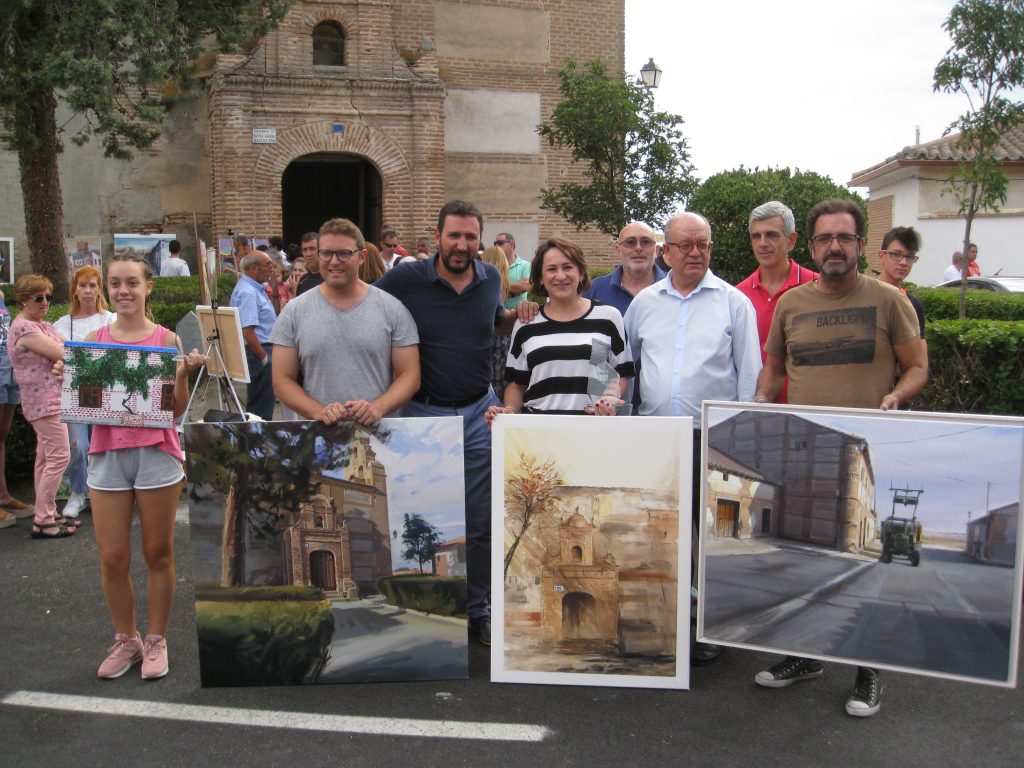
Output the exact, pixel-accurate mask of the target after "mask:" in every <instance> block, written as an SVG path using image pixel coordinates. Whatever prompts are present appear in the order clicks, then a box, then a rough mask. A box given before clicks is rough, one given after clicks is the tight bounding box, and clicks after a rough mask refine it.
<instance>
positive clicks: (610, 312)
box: [487, 238, 633, 424]
mask: <svg viewBox="0 0 1024 768" xmlns="http://www.w3.org/2000/svg"><path fill="white" fill-rule="evenodd" d="M530 285H531V289H532V291H533V293H535V294H539V295H541V296H546V297H547V302H546V303H545V304H544V306H543V307H542V308H541V310H540V314H538V315H537V317H536V319H534V320H533V322H531V323H527V324H523V323H521V322H517V323H516V325H515V327H514V328H513V329H512V344H511V346H510V347H509V353H508V361H507V364H506V368H505V380H506V382H507V385H506V387H505V394H504V406H503V407H498V406H492V407H491V409H490V410H489V411H488V413H487V421H488V424H490V423H491V421H492V420H493V419H494V416H495V414H498V413H518V412H520V411H523V412H525V413H530V412H533V413H553V414H582V413H598V414H601V415H613V414H614V413H615V408H616V405H618V404H620V403H621V401H622V398H623V396H624V394H625V391H626V379H627V378H630V377H632V376H633V359H632V355H631V354H630V349H629V344H628V343H627V342H626V334H625V332H624V330H623V326H622V315H620V314H619V311H618V310H617V309H615V307H612V306H609V305H607V304H602V303H600V302H598V301H594V300H592V299H585V298H583V297H582V296H580V294H581V293H582V292H583V291H585V290H586V289H587V288H588V287H589V286H590V276H589V274H588V273H587V263H586V261H585V260H584V258H583V252H582V251H581V250H580V248H579V246H577V245H575V244H574V243H571V242H569V241H567V240H561V239H557V238H552V239H550V240H547V241H546V242H544V243H542V244H541V246H540V247H539V248H538V249H537V253H536V255H535V257H534V259H533V264H532V265H531V267H530ZM602 367H604V368H607V367H611V368H612V369H613V370H614V371H615V372H616V373H617V374H618V375H619V381H618V383H617V384H616V385H615V388H614V391H613V392H612V393H610V396H609V395H607V394H606V395H605V396H602V397H599V398H598V399H596V400H595V398H594V397H593V396H592V395H590V394H588V390H589V389H590V387H588V384H590V382H591V380H592V379H594V378H595V377H596V378H598V379H599V378H600V376H601V372H600V369H601V368H602Z"/></svg>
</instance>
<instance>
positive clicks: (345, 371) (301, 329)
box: [270, 285, 419, 416]
mask: <svg viewBox="0 0 1024 768" xmlns="http://www.w3.org/2000/svg"><path fill="white" fill-rule="evenodd" d="M270 343H271V344H280V345H281V346H284V347H294V348H295V350H296V351H297V352H298V356H299V370H300V371H301V372H302V376H303V382H302V388H303V389H304V390H305V391H306V393H307V394H308V395H309V396H310V397H312V398H315V399H316V400H318V401H320V402H321V403H323V404H324V405H327V404H329V403H334V402H339V403H344V402H346V401H348V400H374V399H376V398H378V397H380V396H381V395H382V394H383V393H384V392H385V391H387V388H388V387H390V386H391V381H392V378H393V376H392V371H391V349H392V348H393V347H407V346H409V345H411V344H418V343H419V334H418V333H417V331H416V323H414V322H413V319H412V315H410V314H409V310H407V309H406V308H405V307H404V306H402V302H400V301H399V300H398V299H396V298H394V297H393V296H391V295H389V294H387V293H385V292H384V291H382V290H380V289H379V288H374V287H373V286H372V285H371V286H369V290H368V291H367V293H366V296H364V297H363V300H362V301H361V302H359V303H358V304H357V305H356V306H354V307H353V308H352V309H348V310H341V309H338V308H337V307H335V306H333V305H332V304H331V303H330V302H328V301H327V299H325V298H324V297H323V296H322V295H321V294H320V290H319V288H315V289H313V290H311V291H307V292H306V293H304V294H302V295H301V296H299V297H297V298H295V299H292V300H291V301H289V302H288V303H287V304H286V305H285V307H284V309H282V310H281V315H280V316H279V317H278V318H277V322H276V323H274V330H273V331H272V332H271V334H270ZM388 415H389V416H392V415H395V414H388Z"/></svg>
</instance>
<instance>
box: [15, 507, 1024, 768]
mask: <svg viewBox="0 0 1024 768" xmlns="http://www.w3.org/2000/svg"><path fill="white" fill-rule="evenodd" d="M184 509H185V508H184V505H183V506H182V507H181V515H180V518H181V519H180V521H179V523H178V525H177V526H176V547H177V550H176V562H177V566H178V587H179V589H178V594H177V598H176V601H175V605H174V611H173V617H172V622H171V628H170V630H169V631H168V644H169V649H170V664H171V672H170V674H169V675H168V676H167V677H165V678H163V679H161V680H158V681H142V680H141V679H140V678H139V675H138V667H136V668H135V669H133V670H132V671H131V672H130V673H129V674H127V675H126V676H125V677H123V678H121V679H119V680H114V681H105V680H99V679H97V678H96V676H95V672H96V667H97V665H98V664H99V662H100V660H101V659H102V658H103V656H104V654H105V651H106V648H107V646H108V645H109V644H110V642H111V636H112V630H111V627H110V623H109V619H108V617H107V614H106V610H105V608H104V605H103V600H102V595H101V592H100V585H99V575H98V567H97V554H96V546H95V542H94V541H93V538H92V530H91V521H90V520H89V518H88V516H87V517H86V522H85V525H84V526H83V527H82V528H81V529H80V530H79V532H78V534H76V536H75V537H74V538H73V539H71V540H66V541H33V540H31V539H30V538H29V535H28V530H29V526H28V524H27V522H26V521H21V523H20V524H19V525H18V527H17V528H12V529H7V530H3V531H0V578H2V579H3V584H4V590H3V593H2V594H3V597H2V603H0V605H2V606H3V607H2V611H0V637H3V640H4V644H3V649H4V652H3V653H2V654H0V744H2V745H3V748H2V751H0V765H4V766H7V765H9V766H19V767H20V766H64V765H74V766H76V767H82V768H85V767H87V766H111V765H118V766H179V765H180V766H193V765H203V764H223V765H232V766H234V765H243V766H252V767H253V768H256V767H259V766H275V767H276V766H280V765H281V764H283V763H286V762H287V763H294V762H296V761H301V763H302V764H304V765H307V766H321V765H322V766H328V765H330V766H332V767H333V766H339V765H354V764H358V765H371V766H403V768H404V767H407V766H410V765H427V766H432V765H441V764H444V765H471V766H478V765H479V766H504V765H531V766H532V765H540V766H588V767H590V766H621V765H691V764H692V765H700V766H702V767H709V766H710V767H713V766H729V767H730V768H732V767H734V766H740V765H753V766H775V765H778V766H787V768H792V767H796V766H814V768H819V767H820V766H823V765H840V764H841V765H854V766H858V768H861V767H863V766H893V765H899V766H901V767H902V766H925V765H927V766H944V765H985V766H1018V765H1020V763H1021V760H1022V755H1024V693H1022V691H1021V690H1020V689H1005V688H997V687H992V686H983V685H969V684H965V683H959V682H952V681H948V680H942V679H936V678H926V677H920V676H914V675H907V674H896V673H892V674H890V673H886V674H885V676H884V684H885V694H884V696H883V704H882V710H881V712H880V713H879V714H878V715H877V716H875V717H873V718H865V719H854V718H850V717H848V716H847V715H846V714H845V713H844V711H843V702H844V701H845V699H846V696H847V693H848V689H849V687H850V685H851V683H852V679H853V670H852V669H849V668H843V667H841V666H840V665H837V664H830V665H827V669H826V673H825V675H824V676H823V677H821V678H819V679H818V680H815V681H812V682H805V683H801V684H798V685H795V686H793V687H791V688H788V689H782V690H768V689H762V688H758V687H757V686H755V685H754V683H753V676H754V674H755V673H756V672H757V671H758V670H759V669H761V668H762V667H763V666H764V665H765V664H766V663H769V662H770V661H771V660H773V658H774V657H773V656H770V655H768V654H763V653H754V652H748V651H740V650H727V651H726V652H725V654H724V655H723V657H722V658H721V659H720V660H719V661H718V662H716V663H714V664H712V665H710V666H707V667H702V668H698V669H695V670H694V671H693V675H692V681H691V686H692V690H690V691H683V692H679V691H656V690H635V689H623V688H587V687H569V686H540V685H511V684H496V683H494V684H492V683H491V682H490V681H489V679H488V665H489V658H488V655H487V651H486V650H485V649H483V648H481V647H480V646H478V645H476V644H475V643H472V644H471V645H470V654H469V667H470V677H469V679H468V680H449V681H440V682H419V683H379V684H342V685H316V686H305V687H278V688H266V687H252V688H205V689H204V688H201V687H200V682H199V670H198V658H197V651H196V635H195V616H194V611H193V604H192V589H191V572H190V566H189V560H190V559H189V536H188V526H187V517H186V515H185V513H184ZM136 534H137V529H136ZM136 543H137V542H136ZM136 552H138V550H137V549H136ZM133 569H134V571H135V574H136V585H137V587H138V590H139V604H140V614H142V615H140V621H141V622H143V624H142V626H143V627H144V600H143V599H142V596H143V593H144V586H143V585H144V575H143V568H142V565H141V562H139V558H138V557H137V558H136V562H135V563H134V564H133Z"/></svg>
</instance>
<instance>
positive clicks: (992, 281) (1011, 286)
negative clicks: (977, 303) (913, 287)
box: [935, 275, 1024, 293]
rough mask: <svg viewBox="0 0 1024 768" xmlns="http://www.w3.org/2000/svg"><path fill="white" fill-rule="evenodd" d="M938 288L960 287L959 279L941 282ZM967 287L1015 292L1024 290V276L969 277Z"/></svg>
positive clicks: (979, 289) (975, 289)
mask: <svg viewBox="0 0 1024 768" xmlns="http://www.w3.org/2000/svg"><path fill="white" fill-rule="evenodd" d="M935 287H936V288H959V287H960V281H959V280H947V281H946V282H944V283H939V284H938V285H936V286H935ZM967 288H968V289H969V290H974V291H998V292H1005V291H1012V292H1013V293H1022V292H1024V277H1003V276H1002V275H999V276H997V277H984V276H981V277H968V278H967Z"/></svg>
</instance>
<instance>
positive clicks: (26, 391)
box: [7, 275, 75, 539]
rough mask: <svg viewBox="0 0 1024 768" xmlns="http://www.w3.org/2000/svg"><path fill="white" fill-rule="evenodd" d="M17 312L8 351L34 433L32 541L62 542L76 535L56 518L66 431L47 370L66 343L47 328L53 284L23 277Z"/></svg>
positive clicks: (67, 453)
mask: <svg viewBox="0 0 1024 768" xmlns="http://www.w3.org/2000/svg"><path fill="white" fill-rule="evenodd" d="M14 299H15V301H17V302H18V306H19V308H20V310H21V311H20V312H19V313H18V316H17V317H16V318H14V322H13V323H11V331H10V336H9V337H8V339H7V349H8V351H9V354H10V358H11V363H12V364H13V365H14V375H15V377H17V379H18V385H19V386H20V387H21V410H22V413H24V414H25V419H26V420H27V421H28V423H29V424H31V425H32V428H33V429H34V430H35V431H36V467H35V489H36V500H35V507H34V509H33V512H34V520H33V523H32V538H33V539H61V538H64V537H65V536H70V535H71V534H73V533H74V532H75V528H74V526H68V525H67V524H66V523H65V521H64V518H63V517H58V515H57V501H56V497H57V489H58V488H59V487H60V479H61V477H62V476H63V474H64V470H65V469H67V466H68V460H69V458H70V451H69V450H68V428H67V425H66V424H63V423H61V420H60V382H59V381H58V380H57V379H56V378H54V377H53V375H52V374H51V372H50V371H51V369H52V368H53V364H54V363H55V362H57V361H58V360H63V359H64V339H62V338H61V337H60V334H58V333H57V331H56V330H55V329H54V327H53V326H52V325H50V324H49V323H48V322H46V319H45V318H46V310H48V309H49V308H50V302H51V301H53V284H52V283H51V282H50V281H49V280H47V279H46V278H45V277H43V276H42V275H22V276H21V277H19V278H18V281H17V282H16V283H15V284H14Z"/></svg>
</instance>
